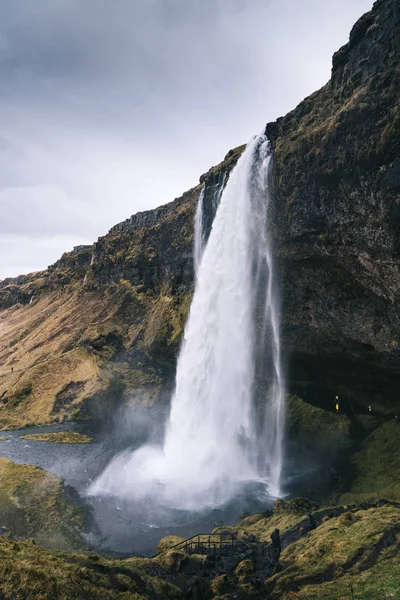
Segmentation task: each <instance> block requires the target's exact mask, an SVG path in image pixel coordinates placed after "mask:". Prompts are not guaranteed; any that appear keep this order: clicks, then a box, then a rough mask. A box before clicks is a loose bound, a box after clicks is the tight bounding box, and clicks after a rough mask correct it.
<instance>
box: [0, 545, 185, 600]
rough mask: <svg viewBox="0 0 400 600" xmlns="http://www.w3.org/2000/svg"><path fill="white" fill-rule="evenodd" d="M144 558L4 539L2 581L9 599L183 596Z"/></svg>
mask: <svg viewBox="0 0 400 600" xmlns="http://www.w3.org/2000/svg"><path fill="white" fill-rule="evenodd" d="M142 562H143V561H141V560H140V559H137V560H135V559H133V560H129V561H116V560H114V561H112V560H107V559H103V558H100V557H98V556H94V557H88V556H85V555H82V554H66V553H63V554H61V553H54V552H50V551H48V550H45V549H44V548H40V547H38V546H36V545H34V544H33V543H32V542H30V541H27V542H18V543H10V542H8V541H7V540H3V539H0V580H1V582H2V584H1V593H2V598H4V599H6V600H31V599H32V600H33V599H35V600H45V599H46V600H78V599H82V600H87V599H89V598H90V600H143V599H145V598H152V599H154V600H168V599H171V600H172V599H174V598H176V599H178V598H183V595H182V594H181V593H180V591H179V590H177V589H176V588H175V587H174V586H173V585H171V584H169V583H167V582H166V581H162V580H161V579H158V578H157V577H150V576H149V575H148V574H147V573H146V572H145V571H144V570H143V567H142Z"/></svg>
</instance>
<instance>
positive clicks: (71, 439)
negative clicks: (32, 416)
mask: <svg viewBox="0 0 400 600" xmlns="http://www.w3.org/2000/svg"><path fill="white" fill-rule="evenodd" d="M20 437H21V438H23V439H24V440H33V441H34V442H56V443H57V444H90V443H91V442H93V438H91V437H89V436H88V435H84V434H82V433H77V432H76V431H59V432H57V433H30V434H27V435H21V436H20Z"/></svg>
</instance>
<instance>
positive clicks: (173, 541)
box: [157, 535, 185, 552]
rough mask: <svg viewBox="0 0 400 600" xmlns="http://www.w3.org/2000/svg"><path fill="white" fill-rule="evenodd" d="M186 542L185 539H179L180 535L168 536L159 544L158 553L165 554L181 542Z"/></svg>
mask: <svg viewBox="0 0 400 600" xmlns="http://www.w3.org/2000/svg"><path fill="white" fill-rule="evenodd" d="M184 541H185V538H182V537H179V536H178V535H168V536H167V537H165V538H162V539H161V540H160V541H159V542H158V546H157V552H165V551H166V550H169V549H170V548H172V547H173V546H176V545H177V544H179V543H180V542H184Z"/></svg>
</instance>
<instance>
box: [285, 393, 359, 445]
mask: <svg viewBox="0 0 400 600" xmlns="http://www.w3.org/2000/svg"><path fill="white" fill-rule="evenodd" d="M287 406H288V408H287V423H288V430H289V431H288V435H289V437H290V438H291V439H297V440H299V441H300V442H301V443H302V444H303V445H304V446H306V447H312V448H316V449H319V450H320V451H321V452H324V453H325V452H329V453H337V452H342V451H347V450H348V449H349V448H350V447H351V446H352V443H353V442H352V439H351V435H350V420H349V418H348V417H347V416H346V415H336V414H334V413H330V412H327V411H325V410H322V409H321V408H317V407H316V406H313V405H312V404H308V403H307V402H303V401H302V400H300V398H298V397H297V396H289V397H288V402H287Z"/></svg>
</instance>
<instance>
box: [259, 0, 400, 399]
mask: <svg viewBox="0 0 400 600" xmlns="http://www.w3.org/2000/svg"><path fill="white" fill-rule="evenodd" d="M399 100H400V21H399V1H398V0H380V1H378V2H376V3H375V4H374V7H373V9H372V11H370V12H369V13H367V14H366V15H364V16H363V17H362V18H361V19H360V20H359V21H358V23H356V25H355V26H354V27H353V29H352V31H351V34H350V40H349V42H348V44H346V45H345V46H343V48H341V49H340V50H339V51H338V52H337V53H336V54H335V55H334V57H333V68H332V78H331V80H330V82H329V83H328V84H327V85H326V86H325V87H323V88H322V89H321V90H319V91H318V92H316V93H314V94H313V95H312V96H310V97H309V98H307V99H306V100H304V102H302V103H301V104H300V105H299V106H298V107H297V108H296V109H295V110H294V111H292V112H291V113H289V114H288V115H287V116H286V117H284V118H281V119H278V120H277V121H276V122H275V123H270V124H268V125H267V128H266V132H267V134H268V135H269V137H270V139H271V142H272V144H273V148H274V159H273V168H272V173H271V180H272V187H273V195H274V202H273V222H274V235H275V243H276V246H277V253H278V255H279V259H280V263H281V269H282V275H283V300H284V302H283V304H284V315H283V347H284V348H285V350H286V351H287V352H290V354H291V357H292V369H291V370H290V372H291V375H292V377H294V378H298V379H299V378H304V379H316V378H317V379H320V380H321V383H322V382H325V383H326V382H331V384H332V385H333V386H336V388H337V389H339V390H342V391H343V392H345V393H352V394H355V396H356V397H359V399H360V401H363V398H364V399H365V393H366V389H367V388H368V387H369V386H372V387H371V388H370V393H371V394H372V397H375V398H376V400H379V401H381V400H383V397H384V396H385V397H388V395H389V396H391V397H392V399H393V398H394V397H397V391H396V390H397V389H398V385H399V383H400V380H399V374H400V269H399V266H400V260H399V259H400V102H399ZM299 366H300V368H299ZM365 401H366V400H365Z"/></svg>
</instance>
